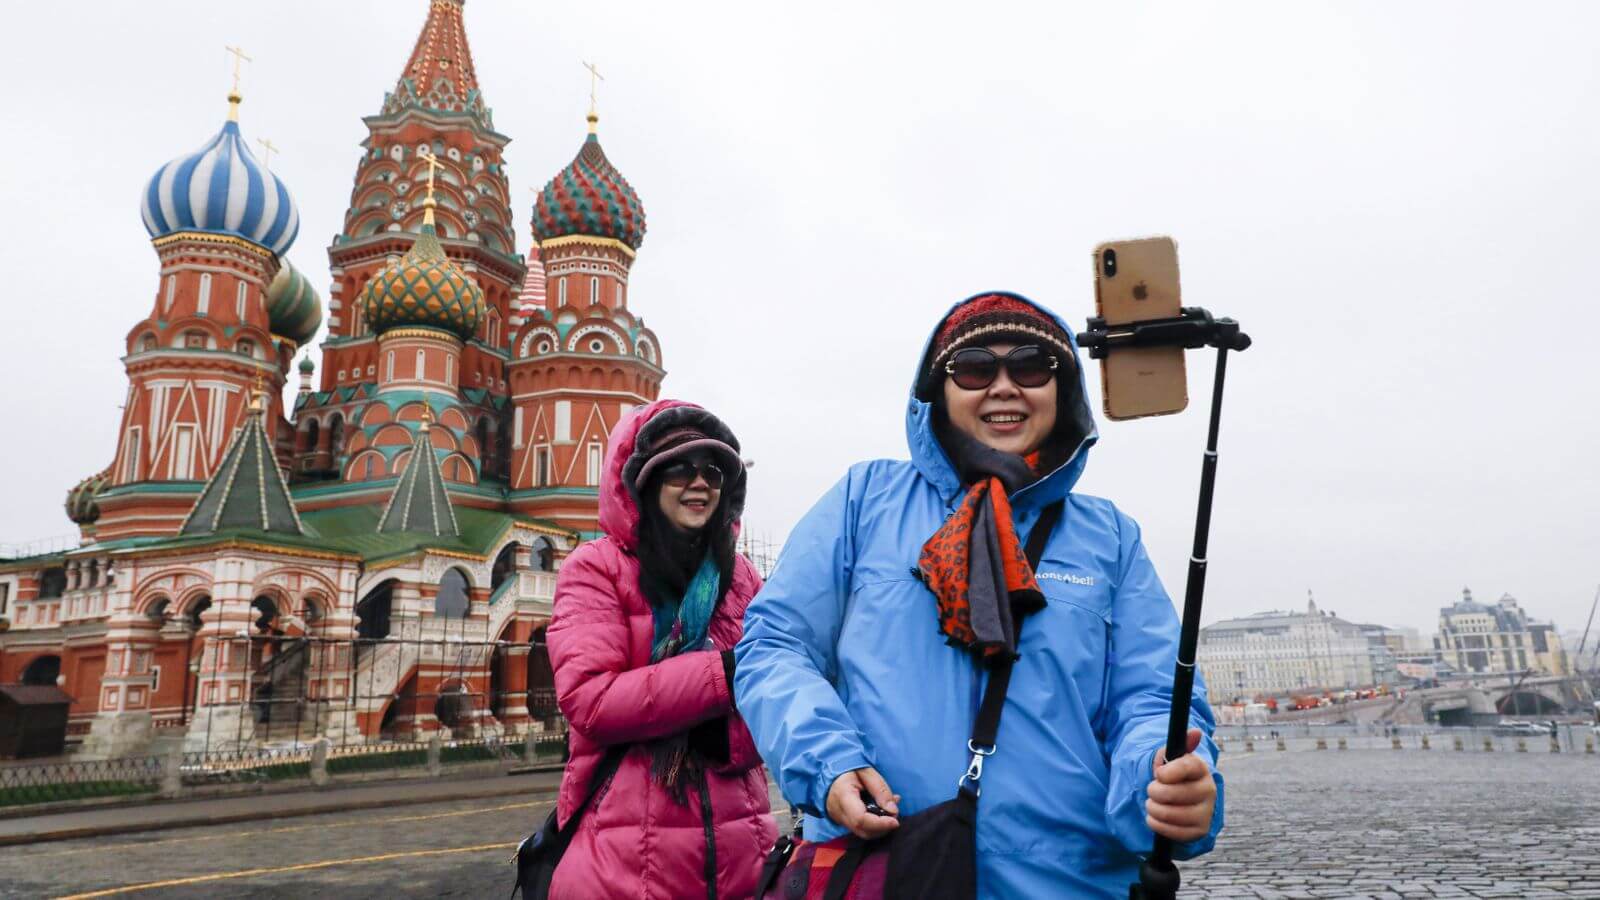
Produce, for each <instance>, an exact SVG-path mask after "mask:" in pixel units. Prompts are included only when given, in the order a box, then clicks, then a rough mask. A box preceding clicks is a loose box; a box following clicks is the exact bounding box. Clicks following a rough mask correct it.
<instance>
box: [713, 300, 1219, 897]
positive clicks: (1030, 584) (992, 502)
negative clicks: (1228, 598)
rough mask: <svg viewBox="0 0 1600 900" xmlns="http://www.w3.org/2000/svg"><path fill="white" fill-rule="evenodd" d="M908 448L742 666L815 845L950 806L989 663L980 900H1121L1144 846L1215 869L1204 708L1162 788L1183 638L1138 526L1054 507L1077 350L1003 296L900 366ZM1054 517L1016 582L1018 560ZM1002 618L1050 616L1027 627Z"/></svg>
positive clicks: (774, 604)
mask: <svg viewBox="0 0 1600 900" xmlns="http://www.w3.org/2000/svg"><path fill="white" fill-rule="evenodd" d="M906 437H907V439H908V440H909V442H910V445H911V460H910V461H909V462H905V461H897V460H875V461H871V462H864V463H860V464H857V465H855V466H853V467H851V469H850V470H849V472H848V473H846V475H845V477H844V479H843V480H842V481H840V482H839V483H838V484H837V485H835V486H834V487H833V489H832V490H830V491H829V492H828V493H827V494H826V495H825V496H824V497H823V498H822V499H821V500H820V501H819V502H818V503H817V505H816V506H815V507H814V508H813V509H812V510H811V511H810V512H809V513H808V514H807V515H806V517H805V519H804V520H802V521H801V522H800V524H799V525H798V526H797V527H796V529H795V531H794V533H793V534H792V535H791V536H790V538H789V541H788V544H787V545H786V546H785V547H784V550H783V554H782V556H781V558H780V561H779V563H778V567H777V569H776V571H774V572H773V573H772V577H771V578H770V579H769V580H768V581H767V583H766V586H765V587H764V588H763V589H762V591H761V592H760V594H758V595H757V596H756V599H755V600H754V601H752V603H751V604H750V608H749V610H748V612H747V613H746V616H745V631H744V638H743V639H742V640H741V641H740V642H739V645H738V647H737V648H736V650H735V654H736V658H737V666H736V668H735V683H734V692H735V699H736V704H737V707H738V709H739V711H740V713H741V714H742V715H743V716H744V719H745V721H746V722H747V723H748V725H749V726H750V730H751V732H752V734H753V735H754V737H755V740H756V745H757V747H758V748H759V749H760V750H761V753H762V756H763V757H764V758H765V759H766V761H767V764H768V766H769V767H770V768H771V770H772V771H773V772H774V774H775V776H776V778H777V780H778V785H779V787H780V788H781V789H782V790H783V794H784V796H785V797H787V798H789V800H790V801H791V802H794V803H795V804H797V805H798V806H800V807H801V808H802V809H803V810H804V811H805V812H806V813H807V817H806V821H805V836H806V838H807V840H812V841H824V840H829V839H831V838H834V837H837V836H839V835H842V834H844V833H846V832H853V833H855V834H857V835H860V836H862V837H878V836H881V835H883V834H887V833H888V832H889V831H892V830H893V829H894V828H895V827H896V825H897V819H896V818H895V815H896V814H900V813H904V814H912V813H916V812H918V811H920V810H923V809H926V808H928V807H930V806H934V805H936V804H939V803H942V802H944V801H946V800H949V799H950V798H951V797H952V796H953V795H954V794H955V790H956V784H957V781H958V779H959V778H960V776H961V774H962V773H963V772H964V771H966V770H967V768H968V764H969V759H970V757H971V754H970V753H969V752H968V749H967V739H968V736H969V735H970V733H971V728H972V724H973V717H974V716H975V714H976V712H977V709H978V702H979V698H980V697H981V696H982V693H983V687H984V684H985V673H986V671H987V668H986V667H985V666H984V665H983V664H982V662H981V658H982V657H986V656H991V655H993V654H997V653H1007V654H1014V655H1015V656H1016V663H1015V665H1014V667H1013V670H1012V675H1011V682H1010V687H1009V690H1008V692H1007V694H1006V701H1005V707H1004V715H1003V717H1002V718H1001V723H1000V727H999V736H998V740H997V741H996V742H995V752H994V755H993V756H992V757H990V758H988V759H987V760H986V763H985V767H984V768H983V770H982V788H983V790H982V795H981V799H980V800H979V802H978V818H977V850H978V861H977V862H978V893H979V895H980V896H982V897H1094V896H1105V897H1121V896H1126V892H1127V888H1128V885H1129V884H1130V883H1131V882H1133V881H1135V880H1137V877H1138V862H1139V859H1138V854H1145V853H1148V852H1149V851H1150V847H1151V842H1152V840H1153V832H1160V833H1162V834H1165V835H1167V836H1169V837H1171V838H1172V839H1173V840H1175V841H1178V842H1180V843H1179V844H1178V845H1177V852H1176V854H1175V855H1176V857H1177V858H1179V859H1186V858H1189V857H1193V856H1195V855H1198V854H1200V853H1204V852H1206V851H1208V850H1210V849H1211V847H1212V846H1213V844H1214V843H1215V842H1216V836H1217V833H1218V832H1219V831H1220V830H1221V828H1222V819H1223V808H1222V807H1223V804H1222V799H1223V798H1222V776H1221V775H1219V774H1216V773H1215V764H1216V756H1217V751H1216V746H1215V744H1213V743H1212V741H1211V739H1210V736H1209V735H1210V732H1211V730H1212V728H1213V722H1212V717H1211V710H1210V707H1209V706H1208V705H1207V704H1206V701H1205V696H1204V694H1205V690H1204V686H1203V685H1202V684H1201V683H1200V681H1199V679H1196V683H1195V691H1194V700H1193V707H1192V710H1193V711H1192V712H1191V716H1190V722H1191V725H1192V726H1194V727H1193V728H1192V729H1191V730H1190V732H1189V744H1190V746H1191V748H1193V750H1194V752H1193V753H1191V754H1189V755H1188V756H1185V757H1183V758H1181V759H1179V760H1176V761H1174V762H1173V763H1172V764H1170V765H1166V764H1164V763H1163V759H1162V758H1163V757H1164V745H1165V742H1166V741H1165V739H1166V730H1167V717H1168V713H1169V708H1170V704H1171V694H1172V667H1173V662H1174V660H1175V658H1176V654H1177V647H1178V620H1177V616H1176V614H1175V613H1174V611H1173V607H1172V603H1171V601H1170V600H1168V598H1167V595H1166V592H1165V591H1164V590H1163V589H1162V587H1161V583H1160V581H1159V580H1158V579H1157V577H1156V572H1155V569H1154V568H1153V567H1152V566H1151V564H1150V559H1149V557H1148V556H1147V555H1146V554H1145V550H1144V546H1143V544H1142V542H1141V541H1140V539H1139V527H1138V525H1136V524H1135V523H1134V522H1133V520H1132V519H1130V518H1128V517H1127V516H1126V515H1124V514H1123V513H1122V512H1120V511H1119V510H1118V509H1117V508H1116V507H1115V506H1113V505H1112V504H1111V503H1110V502H1108V501H1106V500H1102V499H1099V498H1097V497H1089V496H1085V495H1082V494H1077V493H1073V491H1072V487H1073V484H1074V483H1075V482H1076V481H1077V480H1078V476H1079V474H1080V473H1081V472H1082V471H1083V466H1084V463H1085V459H1086V457H1087V455H1088V450H1089V447H1090V446H1091V445H1092V444H1093V443H1094V442H1095V439H1096V434H1095V428H1094V419H1093V415H1092V414H1091V412H1090V409H1089V404H1088V401H1087V399H1086V396H1085V391H1084V383H1083V375H1082V370H1081V366H1080V365H1079V363H1078V359H1077V347H1076V344H1075V343H1074V342H1073V339H1072V336H1071V332H1070V331H1069V329H1068V328H1067V327H1066V326H1065V324H1064V323H1063V322H1062V321H1061V320H1060V319H1059V318H1057V317H1056V316H1054V315H1053V314H1051V313H1049V312H1048V311H1046V310H1044V309H1042V308H1040V307H1038V306H1036V305H1034V304H1033V303H1032V302H1030V301H1027V300H1025V299H1023V298H1021V297H1019V296H1017V295H1014V294H984V295H979V296H977V297H972V298H969V299H968V300H966V301H963V302H962V303H960V304H957V305H956V306H955V307H954V308H953V309H952V310H951V311H950V312H949V313H948V314H947V315H946V316H945V318H944V319H943V320H941V322H940V324H939V326H938V327H937V328H936V329H935V330H934V333H933V335H932V337H930V339H929V341H928V344H927V347H926V349H925V351H924V353H923V357H922V359H921V360H920V361H919V363H918V368H917V374H916V379H915V381H914V384H913V388H912V396H911V400H910V403H909V406H908V411H907V415H906ZM1056 501H1062V503H1063V512H1062V515H1061V519H1060V521H1059V524H1057V525H1056V527H1055V529H1054V531H1053V532H1051V536H1050V539H1049V541H1048V543H1047V544H1046V546H1045V549H1044V553H1043V554H1042V558H1041V561H1040V564H1039V566H1038V568H1037V571H1033V570H1032V569H1031V567H1029V566H1028V565H1027V563H1026V560H1025V559H1024V558H1023V556H1022V553H1021V551H1020V545H1021V543H1022V542H1023V541H1025V540H1026V536H1027V535H1028V533H1029V531H1030V529H1031V528H1032V526H1033V524H1034V523H1035V522H1036V521H1037V520H1038V518H1039V516H1040V513H1041V511H1042V510H1043V509H1044V508H1045V507H1047V506H1049V505H1051V504H1052V503H1054V502H1056ZM1008 593H1009V596H1014V597H1015V596H1023V597H1027V596H1032V597H1034V598H1038V597H1040V596H1041V595H1042V598H1043V599H1042V602H1038V603H1037V604H1036V608H1035V609H1031V610H1030V609H1021V610H1018V611H1017V613H1018V614H1021V616H1022V618H1021V624H1019V623H1018V622H1015V621H1013V611H1012V610H1011V608H1010V604H1009V603H1008V602H1006V598H1007V596H1008ZM1019 628H1020V635H1019V632H1018V629H1019ZM862 790H865V791H866V792H867V793H868V794H869V795H870V796H871V797H872V798H873V800H875V801H876V803H877V805H878V806H879V807H881V808H883V810H885V811H886V812H887V813H889V815H886V816H879V815H875V814H873V813H871V812H868V811H867V809H866V805H865V803H864V802H863V800H862V798H861V792H862Z"/></svg>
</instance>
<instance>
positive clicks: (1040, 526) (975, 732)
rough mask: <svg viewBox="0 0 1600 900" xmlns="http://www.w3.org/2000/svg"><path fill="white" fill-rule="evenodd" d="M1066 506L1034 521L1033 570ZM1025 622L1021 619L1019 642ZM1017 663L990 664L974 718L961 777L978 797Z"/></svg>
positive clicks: (1057, 505) (1058, 504)
mask: <svg viewBox="0 0 1600 900" xmlns="http://www.w3.org/2000/svg"><path fill="white" fill-rule="evenodd" d="M1062 506H1063V501H1060V500H1058V501H1056V502H1055V503H1052V504H1050V505H1049V506H1047V507H1045V508H1044V511H1043V512H1041V513H1039V520H1038V521H1037V522H1034V523H1033V531H1032V532H1030V533H1029V534H1028V543H1027V546H1026V547H1025V548H1024V552H1025V553H1026V554H1027V557H1028V567H1029V568H1030V569H1038V568H1039V562H1040V560H1042V559H1043V558H1044V548H1045V545H1046V544H1047V543H1049V542H1050V534H1051V532H1053V531H1055V528H1056V523H1057V522H1059V521H1061V510H1062ZM1023 621H1025V620H1024V619H1021V618H1019V619H1017V625H1016V630H1017V640H1018V644H1019V645H1020V644H1021V639H1022V623H1023ZM1015 664H1016V658H1015V657H1010V656H1003V657H1001V658H1000V659H998V660H996V661H995V663H994V664H993V665H992V666H990V668H989V684H988V686H987V687H985V688H984V690H983V702H982V703H980V704H979V705H978V715H977V717H976V718H975V719H973V721H972V739H971V740H970V741H968V742H967V749H968V750H970V751H972V762H971V764H969V765H968V766H967V773H966V774H965V775H963V776H961V781H960V786H961V789H962V790H964V791H968V790H970V791H971V792H972V794H973V796H977V794H978V780H979V779H980V778H982V777H983V760H984V758H985V757H988V756H993V755H994V748H995V743H994V741H995V736H996V735H997V734H998V733H999V731H1000V713H1001V712H1002V711H1004V709H1005V705H1006V689H1007V688H1009V687H1010V686H1011V667H1012V666H1013V665H1015ZM969 784H970V787H969Z"/></svg>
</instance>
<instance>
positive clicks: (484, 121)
mask: <svg viewBox="0 0 1600 900" xmlns="http://www.w3.org/2000/svg"><path fill="white" fill-rule="evenodd" d="M463 3H464V0H432V2H431V3H430V4H429V7H428V19H427V21H426V22H425V23H424V24H423V26H422V33H421V34H420V35H418V36H417V43H416V46H415V47H414V48H413V49H412V51H411V58H410V60H409V61H407V63H406V67H405V69H404V71H402V72H401V74H400V80H399V82H398V83H397V84H396V85H395V88H394V90H393V91H391V92H390V93H389V94H388V95H387V96H386V97H385V98H384V102H383V109H382V111H381V112H380V113H378V114H377V115H375V116H368V117H367V118H365V119H364V120H363V121H364V122H365V123H366V125H367V129H368V132H369V133H368V136H367V139H366V140H365V141H364V142H363V143H362V146H363V147H364V148H365V151H366V152H365V153H364V154H363V156H362V159H361V162H360V164H359V165H358V166H357V167H356V178H355V188H354V189H353V190H352V191H351V194H350V207H349V209H348V211H347V212H346V213H345V220H344V230H343V231H342V232H341V233H340V234H339V235H338V236H337V237H335V238H334V242H333V245H332V246H330V247H329V248H328V259H329V261H330V263H331V264H332V270H333V286H332V288H331V289H330V291H331V297H330V299H329V303H328V306H329V308H330V309H331V311H332V312H331V315H330V321H329V330H328V340H327V342H326V343H325V344H324V345H323V363H322V382H321V389H322V390H323V391H333V390H336V389H339V388H347V387H354V386H356V385H360V384H363V383H366V384H372V383H375V382H377V381H379V374H380V373H379V371H378V367H379V360H378V356H379V353H378V347H377V341H376V339H375V336H374V335H373V334H372V329H371V328H370V326H369V325H368V323H367V322H365V321H364V320H363V318H362V316H361V312H360V308H359V307H360V303H359V299H360V297H361V294H362V290H363V289H364V288H365V287H366V283H367V281H368V280H370V279H371V278H372V276H373V275H375V274H376V273H377V272H378V271H380V270H381V269H383V268H384V267H385V266H386V265H388V264H389V263H390V262H392V261H394V260H395V259H396V258H397V257H399V256H400V255H402V254H404V253H405V252H407V251H408V250H409V249H410V248H411V243H412V239H413V238H414V237H415V236H416V234H417V233H418V232H420V231H421V227H422V215H423V208H422V207H423V204H422V193H423V185H424V184H425V183H426V181H427V177H428V163H427V161H426V159H425V157H426V156H428V155H430V154H431V155H433V156H436V157H437V158H438V161H439V162H440V163H441V164H442V165H441V166H440V169H439V171H438V173H437V192H436V198H437V200H438V206H437V209H436V214H437V216H436V217H437V232H438V237H439V241H440V243H441V244H442V245H443V247H444V251H445V253H446V254H447V255H448V256H449V257H450V259H452V260H454V261H455V262H456V263H458V264H459V265H460V266H461V268H462V269H464V270H465V271H466V272H467V274H468V275H470V276H471V277H472V278H473V279H474V280H475V281H476V282H477V283H478V285H479V286H480V287H481V288H482V289H483V294H484V303H485V307H486V308H485V315H484V316H483V318H482V320H481V321H480V322H478V323H477V325H476V329H475V332H474V334H473V335H472V336H471V337H470V338H469V340H467V341H466V344H465V346H464V347H463V349H462V351H461V360H460V364H461V370H460V378H459V381H458V384H459V385H460V386H461V388H462V389H464V390H481V391H486V392H488V393H489V394H490V395H491V396H501V397H503V396H504V395H505V392H506V384H505V360H506V356H507V348H508V347H509V340H510V336H509V328H508V323H509V321H510V319H511V316H512V314H513V313H514V312H515V310H516V297H517V292H518V290H519V289H520V288H521V286H522V278H523V272H524V268H523V263H522V260H521V259H520V258H519V257H518V256H517V255H516V242H515V238H514V233H513V230H512V218H511V205H510V195H509V185H508V182H507V180H506V171H505V165H504V162H503V161H502V156H501V154H502V152H503V151H504V150H505V147H506V145H507V144H508V143H510V140H511V139H510V138H508V137H506V136H505V135H502V134H499V133H498V132H496V131H495V130H494V119H493V116H492V114H491V111H490V110H489V108H488V107H487V106H486V105H485V104H484V100H483V94H482V91H481V90H480V89H479V87H478V76H477V72H476V70H475V69H474V67H473V64H472V51H471V49H470V48H469V47H468V46H467V35H466V28H465V25H464V24H463V21H462V6H463Z"/></svg>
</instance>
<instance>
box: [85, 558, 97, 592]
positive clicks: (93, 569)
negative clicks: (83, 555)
mask: <svg viewBox="0 0 1600 900" xmlns="http://www.w3.org/2000/svg"><path fill="white" fill-rule="evenodd" d="M88 572H89V580H88V581H87V582H85V583H84V587H99V586H100V560H98V559H91V560H89V569H88Z"/></svg>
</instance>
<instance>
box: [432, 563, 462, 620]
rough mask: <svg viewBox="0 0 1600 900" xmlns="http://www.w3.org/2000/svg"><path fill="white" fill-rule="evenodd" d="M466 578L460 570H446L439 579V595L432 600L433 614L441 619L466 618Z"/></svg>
mask: <svg viewBox="0 0 1600 900" xmlns="http://www.w3.org/2000/svg"><path fill="white" fill-rule="evenodd" d="M468 589H469V585H468V584H467V576H465V575H463V574H461V570H460V569H446V570H445V572H444V577H443V578H440V579H439V593H438V595H437V596H436V597H434V599H433V614H434V615H435V616H438V617H439V618H441V619H462V618H466V615H467V608H468V606H469V605H470V598H469V597H468V596H467V591H468Z"/></svg>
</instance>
